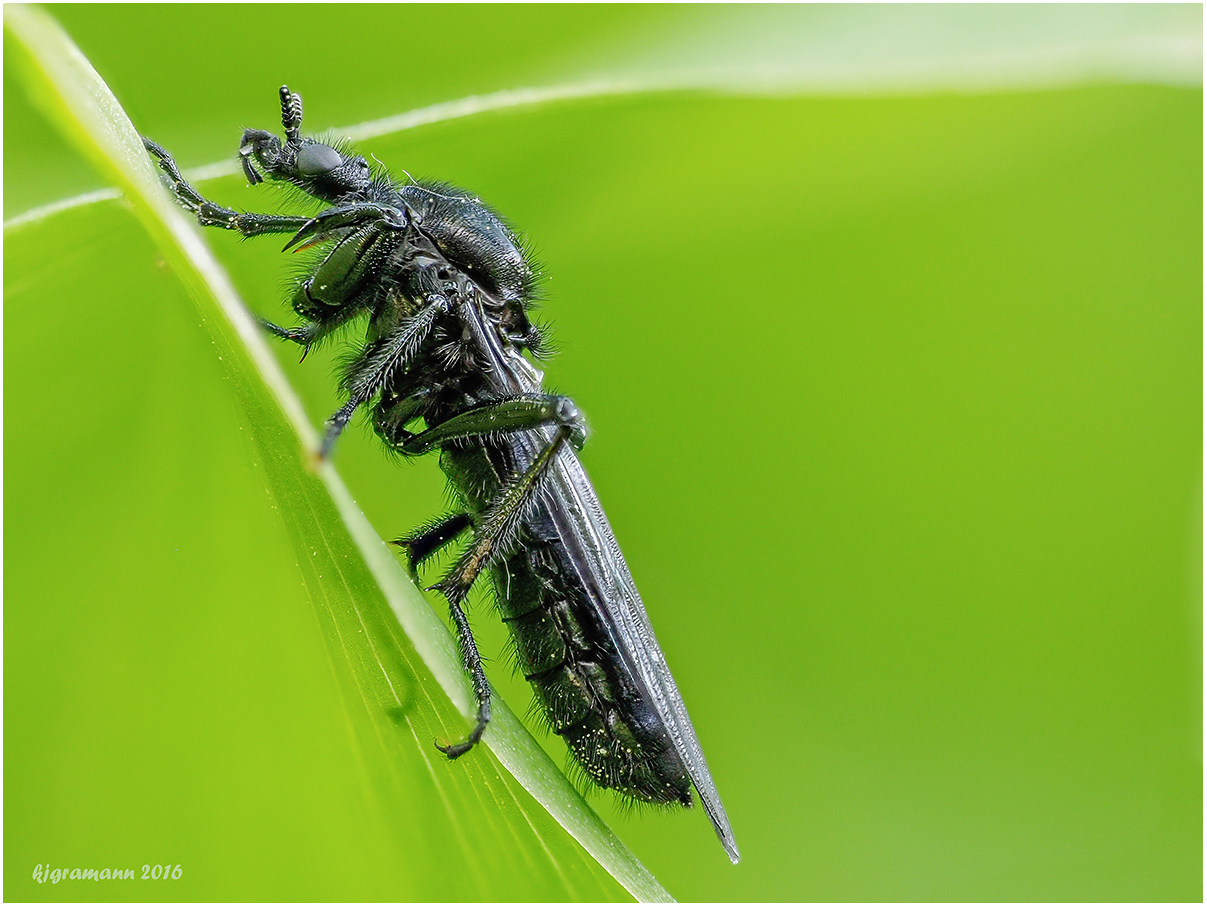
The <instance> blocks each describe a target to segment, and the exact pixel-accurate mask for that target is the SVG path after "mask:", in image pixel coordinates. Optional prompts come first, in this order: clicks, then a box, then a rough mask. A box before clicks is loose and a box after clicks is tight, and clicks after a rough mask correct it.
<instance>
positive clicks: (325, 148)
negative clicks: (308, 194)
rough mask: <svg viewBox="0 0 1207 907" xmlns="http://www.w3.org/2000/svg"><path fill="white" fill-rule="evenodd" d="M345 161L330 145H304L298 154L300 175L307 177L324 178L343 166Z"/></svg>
mask: <svg viewBox="0 0 1207 907" xmlns="http://www.w3.org/2000/svg"><path fill="white" fill-rule="evenodd" d="M343 163H344V159H343V157H342V156H341V155H340V153H339V152H338V151H336V150H335V149H334V148H332V147H331V146H330V145H320V144H318V143H317V142H316V143H315V144H312V145H303V146H302V149H301V150H300V151H299V152H298V159H297V168H298V173H299V174H301V175H302V176H306V177H315V176H322V175H323V174H325V173H330V172H331V171H332V170H334V169H336V168H337V167H341V166H343Z"/></svg>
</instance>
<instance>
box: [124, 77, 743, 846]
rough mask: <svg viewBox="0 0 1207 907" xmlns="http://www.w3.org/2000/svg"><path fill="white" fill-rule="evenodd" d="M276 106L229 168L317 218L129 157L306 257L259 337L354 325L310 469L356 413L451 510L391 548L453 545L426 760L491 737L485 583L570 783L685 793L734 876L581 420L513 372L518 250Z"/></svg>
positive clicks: (522, 264) (430, 187) (448, 194)
mask: <svg viewBox="0 0 1207 907" xmlns="http://www.w3.org/2000/svg"><path fill="white" fill-rule="evenodd" d="M280 96H281V122H282V125H283V126H284V128H285V141H284V142H282V141H281V140H280V138H278V137H277V136H276V135H273V134H272V133H271V132H266V131H264V130H260V129H248V130H246V131H244V133H243V138H242V141H241V143H240V146H239V157H240V160H241V162H242V166H243V172H244V174H246V176H247V179H248V181H249V182H250V183H252V184H253V185H254V184H257V183H260V182H262V181H263V180H264V177H268V178H269V179H272V180H280V181H283V182H286V183H292V184H293V185H294V186H296V187H298V188H299V189H302V190H303V191H305V192H306V193H308V194H309V195H311V196H313V197H314V198H316V199H319V200H320V201H322V202H324V203H326V204H327V205H328V206H329V207H327V208H325V209H324V210H323V211H322V212H320V213H319V214H317V215H316V216H314V217H306V216H290V215H274V214H253V213H243V212H238V211H234V210H232V209H230V208H225V207H222V206H221V205H217V204H215V203H214V202H211V201H209V200H208V199H206V198H205V197H204V196H202V195H201V194H200V193H199V192H197V190H195V189H194V188H193V187H192V186H190V185H189V184H188V183H187V182H186V181H185V179H184V178H183V176H181V174H180V171H179V169H178V168H177V166H176V164H175V162H174V161H173V160H172V157H171V155H170V154H168V152H167V151H165V150H164V149H163V148H161V147H160V146H159V145H157V144H156V143H155V142H153V141H151V140H150V139H144V143H145V145H146V147H147V150H148V151H149V152H150V153H151V155H152V156H153V157H154V158H155V160H156V161H157V162H158V164H159V166H160V168H161V169H162V170H163V172H164V173H165V174H166V175H167V180H166V182H167V185H168V186H169V188H170V189H171V190H172V192H173V194H174V195H175V196H176V199H177V200H178V201H179V202H180V203H181V204H182V205H183V206H184V207H185V208H187V209H188V210H189V211H191V212H192V213H193V214H194V215H195V216H196V218H197V220H198V222H200V223H201V224H202V225H203V226H207V227H222V228H224V229H227V230H235V231H237V232H239V233H241V234H242V235H243V236H259V235H262V234H271V233H277V234H292V238H291V239H290V240H289V242H288V243H286V245H285V249H291V248H306V247H310V246H318V247H320V249H321V250H322V251H321V257H319V258H318V259H317V264H316V265H315V266H314V267H313V269H312V271H311V272H310V273H309V276H307V277H305V278H304V279H300V280H299V281H298V283H297V288H296V291H295V293H294V296H293V300H292V302H293V308H294V310H295V311H296V312H297V314H298V315H299V316H301V318H302V322H301V324H299V325H298V326H296V327H281V326H278V325H276V324H273V323H271V322H267V321H263V322H262V323H263V324H264V326H265V327H266V328H267V329H268V331H270V332H271V333H272V334H274V335H276V336H277V337H280V338H282V339H285V340H290V341H293V342H294V343H297V344H299V345H301V346H302V347H303V348H304V350H309V349H310V347H311V345H312V344H314V343H316V342H317V341H319V340H322V339H323V338H324V337H327V336H328V335H330V334H331V333H332V332H334V331H336V330H337V329H339V328H341V327H343V326H344V325H346V324H347V323H348V322H350V321H352V320H353V319H355V318H356V317H357V316H361V315H365V316H368V333H367V337H366V341H365V343H364V345H363V347H361V348H360V349H359V351H358V352H356V354H355V356H354V357H353V358H352V359H351V360H350V361H349V362H348V363H347V365H346V367H345V368H344V371H343V376H342V379H341V383H340V384H341V390H342V391H343V393H344V395H345V396H346V398H347V402H346V403H345V404H344V405H343V406H342V407H340V409H339V410H338V411H337V412H336V413H335V414H334V415H333V416H332V417H331V419H330V420H329V421H328V423H327V432H326V435H325V437H324V439H323V442H322V448H321V455H322V456H324V457H325V456H327V455H328V454H329V453H330V451H331V447H332V445H333V444H334V443H335V440H336V438H337V437H338V436H339V434H340V432H341V431H342V430H343V429H344V427H345V426H346V425H347V424H348V421H349V419H350V418H351V417H352V415H353V413H354V412H355V411H356V410H357V409H359V408H360V407H362V406H368V407H369V408H370V409H371V412H372V422H373V428H374V430H375V431H376V433H377V434H378V436H380V438H381V439H382V440H383V441H384V442H385V443H386V444H387V445H388V446H389V447H390V448H391V449H392V450H394V451H397V452H398V453H400V454H402V455H403V456H407V457H413V456H419V455H422V454H424V453H427V452H429V451H432V450H438V451H439V452H440V465H441V467H442V468H443V470H444V472H445V473H446V474H447V476H448V478H449V481H450V483H451V484H452V487H453V489H454V491H455V496H456V499H457V500H458V502H459V505H460V506H459V508H458V509H457V511H456V512H454V513H451V514H448V515H446V516H443V517H441V518H439V519H437V520H434V521H432V522H431V523H429V524H427V525H425V526H423V527H421V528H419V529H418V530H416V531H415V532H413V533H412V534H410V535H408V536H405V537H403V538H401V539H398V540H397V541H396V543H397V544H398V545H400V546H401V547H402V548H403V549H404V550H405V552H406V555H407V557H408V560H409V562H410V567H411V570H412V572H413V573H414V572H415V571H416V570H418V568H419V566H420V565H421V564H422V563H423V562H424V561H426V560H427V559H428V558H430V557H431V556H432V555H434V554H436V553H437V552H438V551H440V550H441V549H443V548H444V547H445V546H447V545H450V544H451V543H453V542H454V541H455V540H457V539H459V538H462V537H463V536H467V537H468V539H469V541H468V544H467V545H466V546H465V548H464V550H463V551H462V552H461V554H460V556H459V557H458V558H457V560H456V563H455V564H454V565H453V566H452V568H451V569H449V570H448V572H447V573H445V575H444V576H443V578H442V579H441V580H440V581H439V582H438V583H436V584H435V585H434V586H433V587H432V588H433V589H436V590H439V591H440V592H441V593H442V594H443V596H444V597H445V598H446V599H447V600H448V604H449V607H450V609H451V611H452V617H453V622H454V623H455V625H456V628H457V635H458V637H459V639H460V643H461V651H462V656H463V658H464V662H465V668H466V670H467V671H468V672H469V674H470V676H471V677H472V678H473V684H474V691H475V693H476V696H477V705H478V710H477V721H476V723H475V725H474V727H473V729H472V730H471V731H470V733H469V735H468V736H467V737H466V738H465V739H464V740H463V741H461V742H459V743H455V744H451V745H441V744H437V746H439V748H440V749H441V750H442V751H443V752H444V753H445V754H446V755H448V756H449V757H450V758H454V759H455V758H457V757H458V756H461V755H463V754H464V753H466V752H468V751H469V750H470V749H471V748H472V747H473V746H474V744H476V743H477V742H478V740H479V739H480V738H481V736H482V733H483V731H484V730H485V729H486V726H487V723H488V722H489V721H490V685H489V684H488V682H487V680H486V674H485V672H484V671H483V669H482V659H481V657H480V656H479V654H478V647H477V644H476V643H475V641H474V636H473V633H472V631H471V630H470V626H469V621H468V619H467V618H466V615H465V611H464V610H463V608H462V605H463V603H464V602H465V599H466V596H467V595H468V594H469V590H470V587H471V586H472V585H473V584H474V582H475V580H477V579H478V577H479V576H481V575H482V574H483V573H484V572H489V574H490V575H491V576H492V578H493V580H494V587H495V590H496V593H497V597H498V601H499V608H500V610H501V612H502V615H503V620H504V621H505V622H506V623H507V625H508V627H509V628H510V630H511V636H512V639H513V640H514V642H515V646H516V650H517V654H518V661H519V664H520V667H521V669H522V670H523V671H524V675H525V677H526V678H527V679H528V680H529V681H530V682H531V683H532V685H533V687H534V689H535V690H536V695H537V698H538V699H539V700H540V702H541V704H542V705H543V706H544V713H545V716H546V718H547V720H548V722H549V724H550V726H551V727H552V729H553V730H554V732H555V733H557V734H558V735H560V736H561V737H563V738H564V739H565V741H566V743H567V745H568V746H569V749H570V752H571V753H573V754H574V757H575V759H576V760H577V761H578V763H579V765H581V766H582V768H583V770H584V771H585V772H586V774H587V776H588V777H589V778H591V779H592V780H593V781H594V782H596V783H597V784H599V785H600V786H602V787H605V788H610V789H613V790H616V791H618V792H620V793H622V794H625V795H627V796H629V797H632V798H634V799H636V800H640V801H645V802H650V803H662V804H674V803H680V804H682V805H683V806H691V805H692V794H691V788H692V786H693V785H694V786H695V788H696V791H697V792H698V793H699V795H700V799H701V801H702V802H703V804H704V810H705V812H706V813H708V817H709V819H711V820H712V824H713V827H714V828H715V829H716V832H717V836H718V837H719V838H720V840H721V843H722V845H723V846H724V848H725V851H726V852H727V853H728V854H729V857H730V859H731V860H733V861H734V862H735V863H736V862H737V861H738V849H737V845H736V844H735V843H734V839H733V832H732V830H731V829H730V827H729V820H728V819H727V818H726V816H725V809H724V808H723V807H722V806H721V800H720V797H719V796H718V795H717V789H716V786H715V785H714V784H713V781H712V777H711V776H710V775H709V773H708V766H707V764H706V763H705V761H704V754H703V753H702V752H701V750H700V743H699V741H698V740H697V739H696V732H695V730H694V729H693V728H692V724H691V720H690V719H689V718H688V717H687V710H686V708H684V705H683V699H682V698H681V697H680V695H679V690H678V689H677V688H676V686H675V681H674V678H672V677H671V672H670V670H669V669H668V668H667V666H666V660H665V658H664V657H663V655H662V651H661V649H659V647H658V641H657V640H656V639H655V638H654V631H653V629H651V627H650V622H649V618H648V617H646V613H645V608H644V606H643V605H642V603H641V597H640V596H639V595H638V594H637V589H636V587H635V586H634V584H633V578H632V576H631V575H630V574H629V569H628V567H627V566H626V565H625V562H624V558H623V557H622V556H621V553H620V548H619V547H618V546H617V544H616V538H615V536H613V534H612V529H611V527H610V526H609V525H608V520H607V518H606V517H605V516H604V513H603V509H602V508H601V507H600V504H599V499H598V498H597V497H596V494H595V490H594V489H593V488H592V487H591V482H590V481H589V480H588V479H587V475H586V473H585V472H583V468H582V466H581V465H580V464H579V461H578V457H577V456H576V455H575V452H576V451H577V450H579V449H581V447H582V445H583V442H584V441H585V439H586V426H585V423H584V421H583V418H582V416H581V414H580V413H579V411H578V409H577V408H576V407H575V405H574V403H573V402H572V401H571V400H570V399H569V398H567V397H561V396H555V395H553V394H548V393H545V392H544V390H543V389H542V387H541V380H542V374H541V372H540V371H539V370H538V369H537V368H536V367H535V366H534V365H533V364H532V363H531V362H530V361H529V360H528V359H527V358H526V357H525V356H524V353H525V351H527V352H528V354H529V355H530V356H533V357H536V356H539V354H540V353H541V351H542V335H541V331H540V330H539V329H538V328H537V327H536V326H535V325H533V323H532V322H531V321H530V320H529V316H528V310H529V308H530V306H531V304H532V300H533V294H534V290H535V285H536V273H535V269H534V267H533V265H532V263H531V261H530V260H529V258H528V256H527V255H526V254H525V252H524V250H523V248H522V246H521V244H520V243H519V242H518V241H517V238H516V236H515V235H514V234H513V233H512V232H511V230H509V229H508V227H507V226H506V225H505V224H504V223H503V222H502V221H501V220H500V219H499V217H498V215H496V214H495V213H494V212H493V211H492V210H491V209H490V208H488V207H487V206H486V205H484V204H483V203H482V202H481V201H480V200H479V199H478V198H476V197H474V196H472V195H469V194H467V193H465V192H463V191H461V190H459V189H455V188H453V187H452V186H448V185H444V184H441V183H428V182H415V181H410V182H407V183H398V182H395V181H394V180H393V179H391V178H390V177H389V176H388V175H387V174H385V173H375V172H374V171H373V170H372V169H371V168H370V167H369V165H368V163H367V162H366V161H365V159H364V158H363V157H361V156H360V155H358V154H355V153H352V152H351V151H348V150H346V149H344V148H342V147H338V146H335V145H330V144H326V143H323V142H320V141H316V140H314V139H312V138H308V137H304V136H303V135H302V134H301V132H300V127H301V123H302V99H301V97H300V96H299V95H297V94H295V93H294V92H292V91H290V90H289V89H288V88H287V87H282V88H281V90H280ZM303 355H304V353H303ZM420 420H422V426H420V425H419V423H420Z"/></svg>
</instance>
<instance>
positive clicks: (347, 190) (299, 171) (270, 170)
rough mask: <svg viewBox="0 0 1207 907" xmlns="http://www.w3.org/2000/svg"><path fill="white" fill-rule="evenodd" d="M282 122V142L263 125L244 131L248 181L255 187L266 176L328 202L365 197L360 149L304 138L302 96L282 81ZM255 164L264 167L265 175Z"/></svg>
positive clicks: (366, 179) (367, 178)
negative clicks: (349, 150)
mask: <svg viewBox="0 0 1207 907" xmlns="http://www.w3.org/2000/svg"><path fill="white" fill-rule="evenodd" d="M281 124H282V125H283V126H284V127H285V141H284V142H282V141H281V140H280V138H278V137H277V136H275V135H273V134H272V133H271V132H268V131H266V130H264V129H245V130H244V131H243V138H242V140H241V141H240V142H239V159H240V161H241V162H242V164H243V173H244V175H245V176H246V177H247V181H248V182H249V183H251V184H252V185H253V186H254V185H255V184H256V183H260V182H263V180H264V176H268V177H269V178H270V179H274V180H284V181H286V182H290V183H293V184H294V185H295V186H298V187H299V188H301V189H303V190H305V191H306V192H308V193H310V194H311V195H313V196H314V197H315V198H321V199H323V200H324V201H328V202H336V201H339V200H340V199H347V198H349V197H364V195H365V194H366V192H367V191H368V189H369V186H370V184H371V183H372V176H371V173H370V171H369V164H368V162H367V161H366V160H365V159H364V158H363V157H361V156H360V155H359V154H344V153H343V152H342V151H340V150H339V149H337V148H334V147H332V146H331V145H326V144H324V143H322V142H316V141H315V140H314V139H308V138H303V137H302V135H301V133H300V129H301V125H302V96H301V95H299V94H295V93H294V92H292V91H290V90H289V87H288V86H287V85H282V86H281ZM256 164H259V165H260V167H261V168H263V170H264V174H263V175H261V173H260V171H259V170H257V169H256Z"/></svg>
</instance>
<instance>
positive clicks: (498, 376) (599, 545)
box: [459, 301, 738, 863]
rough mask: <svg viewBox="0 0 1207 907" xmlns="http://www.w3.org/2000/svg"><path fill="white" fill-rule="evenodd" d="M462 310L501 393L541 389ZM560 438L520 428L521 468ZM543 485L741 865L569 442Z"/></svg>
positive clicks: (599, 609)
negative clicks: (554, 439)
mask: <svg viewBox="0 0 1207 907" xmlns="http://www.w3.org/2000/svg"><path fill="white" fill-rule="evenodd" d="M459 314H460V316H461V318H462V321H463V322H464V324H465V326H466V327H467V328H468V329H469V331H470V334H471V336H472V337H473V339H474V341H475V345H476V346H477V348H478V352H479V354H480V357H481V363H482V365H483V367H484V370H485V376H486V378H487V380H488V381H489V382H490V383H491V385H492V386H493V387H494V389H495V391H496V392H498V393H500V394H518V393H534V392H539V391H540V390H541V379H542V377H543V376H542V375H541V373H540V371H538V370H537V369H536V368H535V367H534V366H533V365H532V364H531V363H529V362H528V361H527V360H526V359H524V357H523V356H522V355H520V353H519V351H518V350H516V349H515V348H514V347H511V346H505V345H504V344H503V343H502V342H501V341H500V338H499V333H498V331H495V330H492V329H491V328H490V327H488V325H489V319H488V318H487V317H486V316H485V315H484V313H483V312H482V310H481V308H480V307H479V306H478V305H477V304H476V303H475V302H473V301H467V302H466V303H464V304H463V305H462V307H461V309H460V310H459ZM552 438H553V430H552V429H533V430H531V431H523V432H516V434H515V435H514V437H513V439H512V451H513V452H514V454H515V455H516V461H517V462H516V465H517V467H518V468H520V469H524V468H526V467H527V465H528V464H529V463H531V462H532V461H533V460H534V459H535V458H536V456H537V454H538V453H539V451H540V449H541V448H543V447H544V446H545V445H546V444H548V443H549V442H550V441H551V440H552ZM543 490H544V498H545V503H546V505H547V510H548V512H549V516H550V518H551V519H552V520H553V524H554V526H555V527H556V528H557V531H558V535H559V536H560V537H561V540H562V542H563V543H564V544H565V546H566V549H567V550H568V551H569V552H570V554H571V561H572V562H573V563H574V565H575V569H576V570H578V571H579V579H580V580H581V581H582V587H583V588H584V589H586V590H587V593H588V596H589V598H590V605H591V607H592V608H594V609H595V612H596V614H597V616H598V618H599V624H600V626H601V627H603V628H604V630H605V632H606V633H607V634H608V635H609V637H610V638H611V641H612V643H613V645H614V646H615V648H616V651H617V652H619V653H620V657H621V659H622V661H623V662H624V666H625V668H626V669H627V670H628V673H629V675H630V676H631V677H632V679H633V682H634V683H635V684H636V685H637V686H638V688H640V689H641V691H642V693H643V694H644V695H645V697H646V700H647V702H648V703H649V705H650V707H651V708H652V709H653V710H654V713H655V714H656V715H657V716H658V718H659V719H660V720H661V721H662V723H663V725H664V726H665V727H666V731H667V733H668V734H669V735H670V738H671V740H672V741H673V743H674V746H675V752H676V753H678V755H679V758H680V759H681V760H682V761H683V765H684V767H685V768H686V769H687V774H688V777H690V778H691V780H692V783H693V784H694V785H695V786H696V791H697V792H698V793H699V794H700V801H701V802H702V803H703V804H704V811H705V812H706V813H707V814H708V818H709V819H710V820H711V821H712V824H713V828H715V829H716V832H717V837H718V838H720V839H721V845H722V846H723V847H724V848H725V852H726V853H727V854H729V859H730V860H732V861H733V862H735V863H736V862H738V846H737V844H736V843H735V842H734V840H733V830H732V829H731V828H730V827H729V819H728V817H727V816H726V815H725V807H723V806H722V805H721V798H720V796H719V795H718V794H717V786H716V785H715V784H713V781H712V775H710V774H709V773H708V764H707V763H706V762H705V761H704V753H703V752H702V751H701V750H700V741H699V740H697V739H696V731H695V729H694V728H693V727H692V723H691V719H690V718H688V717H687V708H686V707H685V706H684V705H683V697H682V696H680V695H679V689H678V687H676V686H675V679H674V678H673V677H671V672H670V669H669V668H668V667H667V666H666V658H665V657H664V656H663V654H662V649H660V648H659V647H658V640H657V639H656V638H655V636H654V630H653V628H652V627H651V626H650V619H649V618H648V617H646V614H645V606H644V605H642V603H641V596H640V595H638V594H637V587H636V586H635V585H634V584H633V577H632V575H631V574H630V573H629V568H628V565H626V564H625V562H624V557H622V556H621V553H620V546H619V545H617V544H616V537H615V536H614V535H613V534H612V527H611V526H610V525H609V524H608V518H607V517H606V516H604V512H603V508H602V507H600V506H599V498H598V497H597V496H596V494H595V489H594V488H592V487H591V482H590V480H589V479H588V478H587V474H586V473H585V472H583V467H582V464H580V463H579V462H578V457H577V456H575V454H574V451H572V450H570V449H568V448H567V447H565V446H564V445H563V446H562V448H561V449H560V450H559V451H558V454H557V456H556V457H555V458H554V461H553V463H552V464H551V466H550V469H549V473H548V477H547V480H546V482H545V483H544V489H543Z"/></svg>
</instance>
